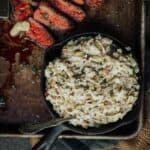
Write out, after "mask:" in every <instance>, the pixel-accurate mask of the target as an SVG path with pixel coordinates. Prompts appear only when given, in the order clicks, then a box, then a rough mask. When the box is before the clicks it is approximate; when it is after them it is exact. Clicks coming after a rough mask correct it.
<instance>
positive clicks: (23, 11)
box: [12, 0, 33, 21]
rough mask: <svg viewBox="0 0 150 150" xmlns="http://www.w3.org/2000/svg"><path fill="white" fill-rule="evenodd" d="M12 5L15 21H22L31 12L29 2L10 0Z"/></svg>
mask: <svg viewBox="0 0 150 150" xmlns="http://www.w3.org/2000/svg"><path fill="white" fill-rule="evenodd" d="M12 5H13V14H14V17H15V20H16V21H23V20H25V19H27V18H28V17H29V16H31V15H32V14H33V10H32V8H31V6H30V4H29V3H27V2H24V1H23V0H12Z"/></svg>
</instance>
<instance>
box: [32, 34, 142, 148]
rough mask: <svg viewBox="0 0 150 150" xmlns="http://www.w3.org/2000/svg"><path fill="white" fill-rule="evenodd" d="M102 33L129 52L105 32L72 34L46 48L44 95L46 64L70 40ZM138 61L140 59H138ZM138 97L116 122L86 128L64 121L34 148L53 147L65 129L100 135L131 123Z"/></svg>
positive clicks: (42, 80)
mask: <svg viewBox="0 0 150 150" xmlns="http://www.w3.org/2000/svg"><path fill="white" fill-rule="evenodd" d="M98 34H100V35H102V36H103V37H108V38H110V39H112V40H113V44H112V49H113V50H114V51H115V50H116V49H117V48H122V49H123V53H124V54H127V53H129V52H128V51H127V49H126V46H125V45H124V44H123V43H121V42H120V41H118V40H116V39H115V38H113V37H111V36H109V35H106V34H103V33H99V32H89V33H82V34H77V35H74V36H71V37H70V38H68V39H66V40H64V41H62V42H61V43H58V44H56V45H54V46H53V47H50V48H48V49H47V50H46V52H45V55H44V60H43V68H42V72H41V90H42V93H43V95H44V93H45V81H46V79H45V77H44V70H45V68H46V66H47V65H48V63H49V62H50V61H53V60H54V59H55V58H59V57H60V56H61V49H62V47H63V46H64V45H65V44H66V43H67V42H68V41H70V40H74V39H77V38H79V37H81V36H84V37H86V36H96V35H98ZM130 53H132V54H133V57H134V58H135V59H136V60H137V59H138V58H137V57H136V55H135V53H134V51H131V52H130ZM137 61H138V60H137ZM138 75H139V84H141V77H140V73H139V74H138ZM140 95H141V91H140V94H139V98H140ZM139 98H138V100H137V101H136V103H135V105H134V107H133V109H132V111H130V112H129V113H127V115H126V116H125V117H124V118H123V119H122V120H119V121H117V122H115V123H110V124H107V125H100V126H99V127H98V128H96V127H95V128H94V127H90V128H88V129H84V128H82V127H79V126H76V127H75V126H72V125H71V124H69V123H64V124H61V125H59V126H56V127H53V128H52V129H51V130H50V131H49V133H48V135H47V136H45V137H44V138H43V139H42V140H41V141H40V142H39V143H38V144H37V145H36V146H35V147H34V148H33V149H37V150H41V149H42V150H48V149H51V147H52V145H53V144H54V142H55V140H56V139H57V137H58V136H59V135H60V134H61V133H62V132H64V131H73V132H75V133H78V134H84V135H98V134H99V135H100V134H105V133H108V132H111V131H113V130H115V129H117V128H119V127H121V126H124V125H127V124H130V123H131V122H133V121H134V120H135V119H136V117H137V114H138V111H139V105H140V99H139ZM46 103H47V104H48V106H49V110H50V114H51V115H52V116H53V117H54V118H58V117H59V116H58V114H56V112H55V111H54V110H53V107H52V105H51V104H50V103H49V102H47V101H46Z"/></svg>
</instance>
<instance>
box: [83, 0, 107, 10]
mask: <svg viewBox="0 0 150 150" xmlns="http://www.w3.org/2000/svg"><path fill="white" fill-rule="evenodd" d="M103 1H104V0H85V3H86V5H87V6H89V7H95V8H96V7H99V6H101V4H102V3H103Z"/></svg>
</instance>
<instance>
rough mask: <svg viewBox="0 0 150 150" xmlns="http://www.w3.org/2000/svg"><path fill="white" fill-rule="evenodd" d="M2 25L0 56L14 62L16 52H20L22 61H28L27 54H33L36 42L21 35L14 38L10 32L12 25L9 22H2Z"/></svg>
mask: <svg viewBox="0 0 150 150" xmlns="http://www.w3.org/2000/svg"><path fill="white" fill-rule="evenodd" d="M0 27H1V29H0V30H1V31H0V56H3V57H5V58H6V59H7V60H9V61H10V62H11V63H12V62H14V61H15V60H14V59H15V54H16V53H20V56H21V60H20V61H21V62H28V60H27V56H29V55H30V54H31V52H32V47H33V46H34V43H32V42H31V41H28V40H25V39H21V38H19V37H16V38H12V37H11V36H10V34H9V32H10V29H11V27H12V25H11V24H10V23H9V22H0Z"/></svg>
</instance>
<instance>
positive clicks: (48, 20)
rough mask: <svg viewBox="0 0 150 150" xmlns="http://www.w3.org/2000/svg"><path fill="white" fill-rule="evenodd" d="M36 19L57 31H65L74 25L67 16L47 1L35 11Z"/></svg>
mask: <svg viewBox="0 0 150 150" xmlns="http://www.w3.org/2000/svg"><path fill="white" fill-rule="evenodd" d="M34 19H35V20H37V21H38V22H40V23H42V24H44V25H45V26H47V27H50V28H51V29H52V30H55V31H61V32H64V31H68V30H70V29H71V27H72V25H71V23H70V21H69V20H68V19H67V18H65V17H63V16H61V15H60V14H59V13H57V12H56V11H55V10H54V9H53V8H51V7H49V6H48V5H47V4H46V3H41V4H40V5H39V8H38V9H37V10H36V11H35V12H34Z"/></svg>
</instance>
